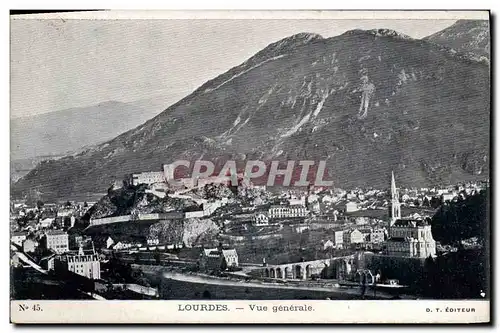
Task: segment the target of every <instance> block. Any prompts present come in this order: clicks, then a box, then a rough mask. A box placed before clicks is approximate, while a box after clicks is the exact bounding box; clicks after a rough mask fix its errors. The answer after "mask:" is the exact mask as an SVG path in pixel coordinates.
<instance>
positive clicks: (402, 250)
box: [386, 173, 436, 258]
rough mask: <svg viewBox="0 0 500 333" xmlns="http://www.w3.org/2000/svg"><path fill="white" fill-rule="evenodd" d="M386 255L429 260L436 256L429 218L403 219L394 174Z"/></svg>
mask: <svg viewBox="0 0 500 333" xmlns="http://www.w3.org/2000/svg"><path fill="white" fill-rule="evenodd" d="M386 244H387V247H386V254H387V255H388V256H393V257H409V258H427V257H429V256H432V257H433V256H435V255H436V242H435V241H434V238H433V237H432V231H431V225H430V219H429V218H419V219H415V218H401V203H400V202H399V193H398V190H397V188H396V181H395V179H394V173H392V180H391V201H390V204H389V239H388V240H387V243H386Z"/></svg>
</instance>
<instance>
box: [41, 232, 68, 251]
mask: <svg viewBox="0 0 500 333" xmlns="http://www.w3.org/2000/svg"><path fill="white" fill-rule="evenodd" d="M44 241H45V244H44V245H45V248H46V249H47V250H49V249H52V250H54V252H55V253H65V252H68V251H69V237H68V234H67V233H66V232H64V231H61V230H49V231H47V232H46V233H45V237H44Z"/></svg>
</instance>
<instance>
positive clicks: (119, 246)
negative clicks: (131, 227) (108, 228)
mask: <svg viewBox="0 0 500 333" xmlns="http://www.w3.org/2000/svg"><path fill="white" fill-rule="evenodd" d="M133 246H134V244H132V243H126V242H118V243H116V244H115V245H114V246H113V250H116V251H120V250H126V249H129V248H131V247H133Z"/></svg>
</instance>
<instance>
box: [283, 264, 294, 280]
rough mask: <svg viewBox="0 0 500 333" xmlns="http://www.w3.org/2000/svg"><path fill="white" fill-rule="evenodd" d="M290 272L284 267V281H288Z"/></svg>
mask: <svg viewBox="0 0 500 333" xmlns="http://www.w3.org/2000/svg"><path fill="white" fill-rule="evenodd" d="M291 273H292V272H291V270H290V269H289V268H288V266H285V276H284V278H285V279H289V278H290V274H291Z"/></svg>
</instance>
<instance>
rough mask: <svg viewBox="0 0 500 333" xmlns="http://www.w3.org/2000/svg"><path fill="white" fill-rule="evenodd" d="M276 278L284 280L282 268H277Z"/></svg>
mask: <svg viewBox="0 0 500 333" xmlns="http://www.w3.org/2000/svg"><path fill="white" fill-rule="evenodd" d="M276 277H277V278H278V279H282V278H283V273H282V271H281V268H280V267H278V268H276Z"/></svg>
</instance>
